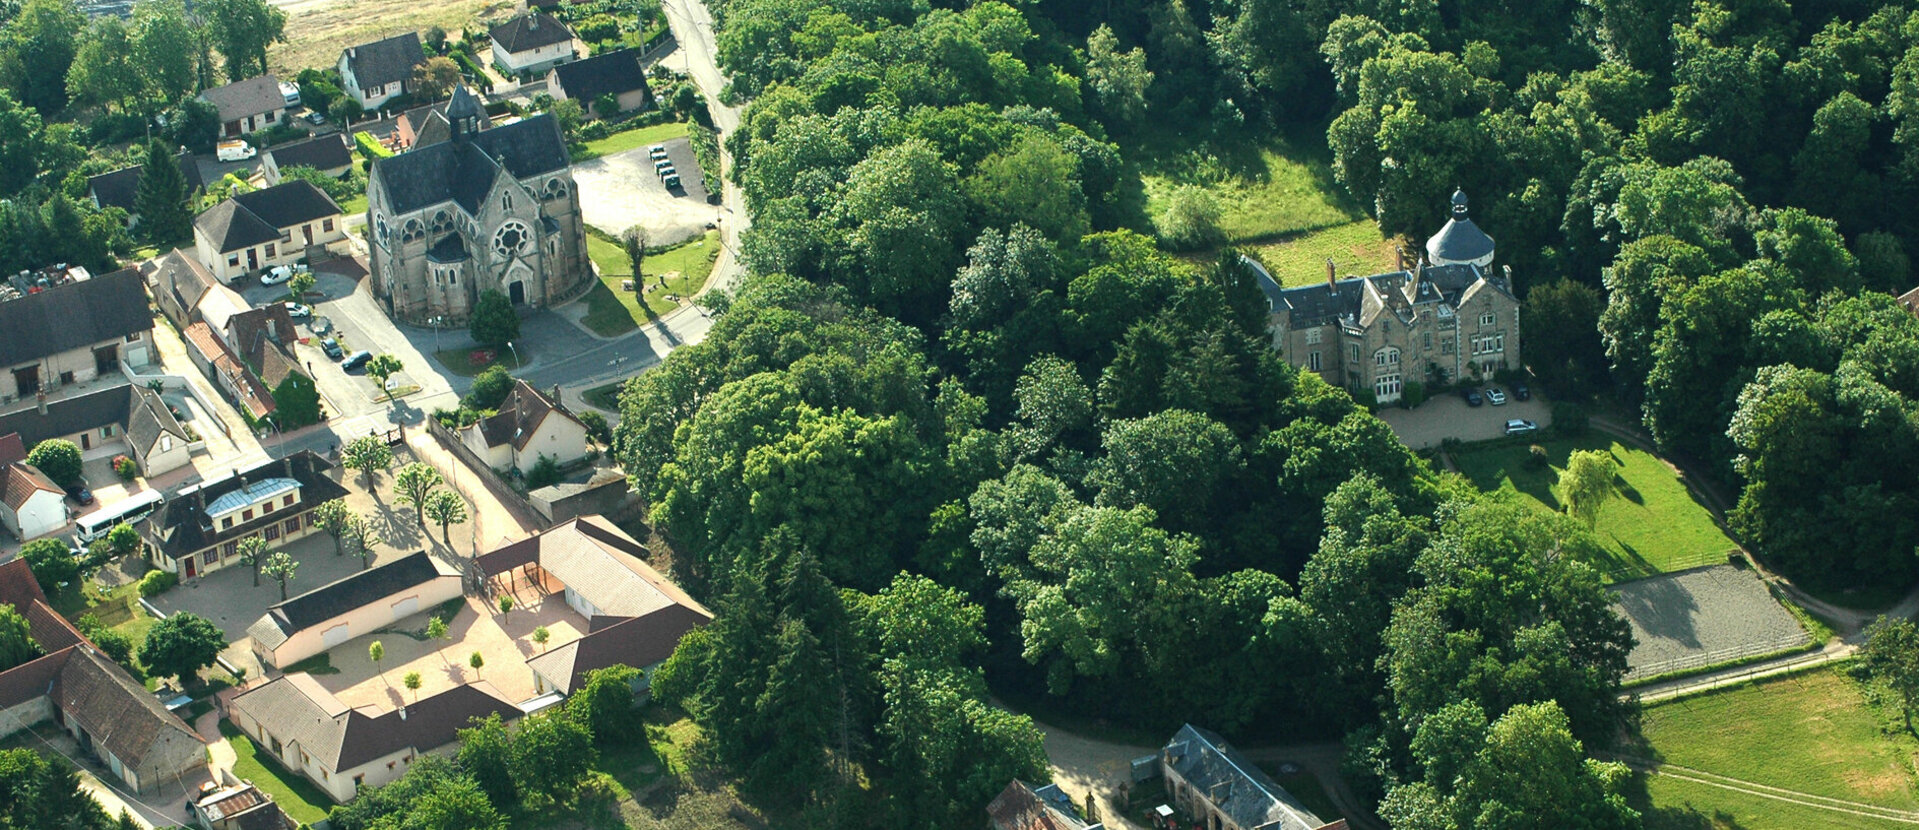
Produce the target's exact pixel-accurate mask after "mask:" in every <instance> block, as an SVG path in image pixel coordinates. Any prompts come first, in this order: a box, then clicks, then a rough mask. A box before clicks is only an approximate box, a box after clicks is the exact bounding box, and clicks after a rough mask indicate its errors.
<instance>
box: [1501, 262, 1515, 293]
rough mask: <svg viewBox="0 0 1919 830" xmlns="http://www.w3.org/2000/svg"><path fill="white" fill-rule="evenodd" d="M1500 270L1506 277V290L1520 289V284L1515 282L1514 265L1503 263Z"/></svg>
mask: <svg viewBox="0 0 1919 830" xmlns="http://www.w3.org/2000/svg"><path fill="white" fill-rule="evenodd" d="M1499 270H1500V271H1501V273H1503V274H1504V275H1505V277H1506V290H1507V291H1517V290H1519V288H1518V286H1516V285H1514V284H1513V267H1512V266H1511V265H1501V266H1499Z"/></svg>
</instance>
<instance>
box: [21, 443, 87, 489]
mask: <svg viewBox="0 0 1919 830" xmlns="http://www.w3.org/2000/svg"><path fill="white" fill-rule="evenodd" d="M27 463H28V464H32V465H33V466H34V467H35V468H37V469H39V470H40V472H42V473H45V474H46V476H47V478H50V479H52V480H53V483H54V484H58V485H60V486H61V487H71V486H73V485H76V484H79V483H80V447H79V445H77V444H75V443H73V442H72V441H68V440H67V439H65V438H48V439H47V440H45V441H41V442H40V443H38V444H35V445H33V451H32V452H29V453H27Z"/></svg>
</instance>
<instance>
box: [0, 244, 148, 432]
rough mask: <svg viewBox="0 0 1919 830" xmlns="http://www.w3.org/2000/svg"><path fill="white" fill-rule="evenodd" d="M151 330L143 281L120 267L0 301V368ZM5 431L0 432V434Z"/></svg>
mask: <svg viewBox="0 0 1919 830" xmlns="http://www.w3.org/2000/svg"><path fill="white" fill-rule="evenodd" d="M151 328H153V315H152V314H151V313H149V312H148V311H147V289H146V286H145V285H144V280H143V279H142V278H141V276H140V272H139V271H137V270H134V269H132V268H123V269H121V270H118V271H115V272H113V273H111V274H102V275H100V276H97V277H94V278H92V279H87V280H80V281H78V282H73V283H69V284H66V285H56V286H54V287H52V288H49V289H47V290H45V291H41V292H39V293H36V294H28V295H26V296H24V297H20V298H18V299H13V300H5V301H0V366H12V365H17V364H21V363H26V362H28V361H33V360H39V359H40V358H43V357H48V356H50V355H56V354H59V353H61V352H65V351H69V350H72V349H84V348H87V347H89V346H92V345H94V344H97V343H109V342H110V343H119V342H122V341H124V340H125V339H126V336H127V335H129V334H133V333H134V332H140V331H147V330H149V329H151ZM6 432H7V430H0V434H5V433H6ZM61 434H63V435H64V434H65V433H61ZM22 437H25V436H24V434H23V435H22ZM28 443H29V444H31V443H32V442H28Z"/></svg>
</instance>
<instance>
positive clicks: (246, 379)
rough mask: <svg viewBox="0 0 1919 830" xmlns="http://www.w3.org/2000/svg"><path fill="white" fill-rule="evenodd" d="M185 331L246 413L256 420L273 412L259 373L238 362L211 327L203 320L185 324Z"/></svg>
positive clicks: (272, 403)
mask: <svg viewBox="0 0 1919 830" xmlns="http://www.w3.org/2000/svg"><path fill="white" fill-rule="evenodd" d="M236 316H237V315H236ZM185 334H186V341H187V343H188V344H189V345H191V346H192V347H193V348H194V350H196V351H198V352H199V353H200V355H201V356H202V357H205V358H206V360H207V363H208V364H209V365H211V366H212V367H213V371H214V373H215V374H217V375H219V376H220V377H222V378H225V379H227V381H228V383H230V384H231V385H232V386H233V388H234V389H236V390H238V391H237V394H238V395H239V396H240V402H241V403H242V404H244V405H245V406H246V408H247V413H248V414H249V415H252V416H253V417H254V418H256V419H258V418H264V417H266V416H268V415H271V414H273V410H274V409H276V408H277V405H276V404H275V403H274V401H273V397H272V396H271V395H270V394H269V392H268V390H267V388H266V383H265V382H263V381H261V380H260V376H259V375H257V374H254V372H253V370H252V369H249V368H247V366H246V364H244V363H241V362H240V358H239V356H237V355H235V354H234V353H233V350H232V349H230V348H228V347H227V341H226V340H225V339H223V338H221V337H220V335H219V334H217V333H215V332H214V330H213V327H212V326H209V325H207V323H206V322H204V321H202V322H198V323H194V324H193V325H190V326H187V330H186V332H185Z"/></svg>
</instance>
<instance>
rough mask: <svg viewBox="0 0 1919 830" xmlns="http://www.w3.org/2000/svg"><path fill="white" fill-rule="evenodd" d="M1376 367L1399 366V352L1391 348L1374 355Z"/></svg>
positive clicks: (1388, 347)
mask: <svg viewBox="0 0 1919 830" xmlns="http://www.w3.org/2000/svg"><path fill="white" fill-rule="evenodd" d="M1373 365H1374V366H1398V365H1399V350H1398V349H1395V348H1393V347H1391V346H1387V347H1386V348H1384V349H1380V350H1379V351H1377V352H1374V353H1373Z"/></svg>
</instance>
